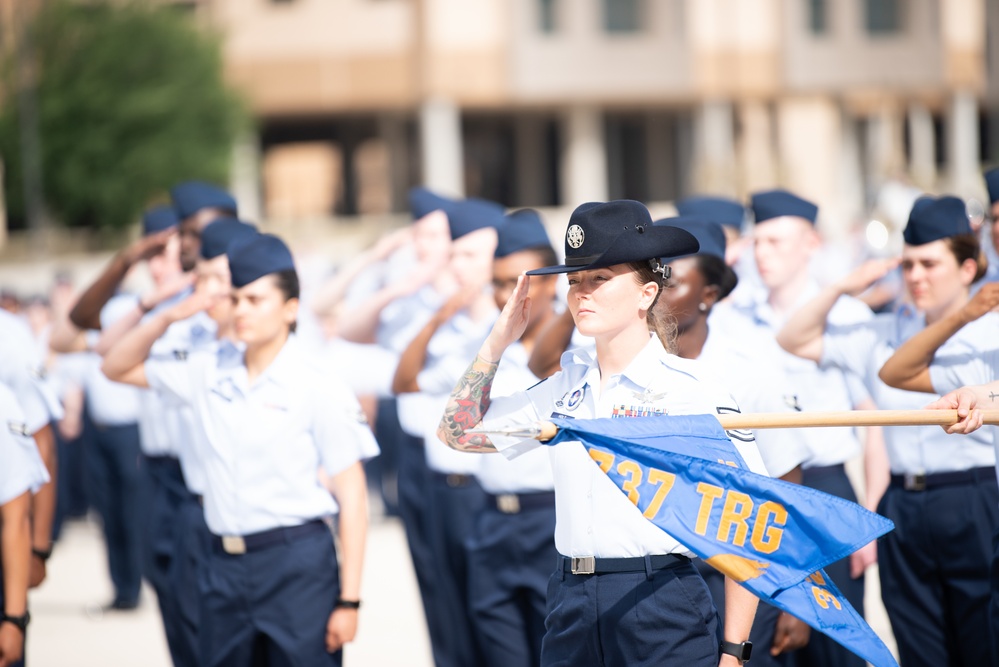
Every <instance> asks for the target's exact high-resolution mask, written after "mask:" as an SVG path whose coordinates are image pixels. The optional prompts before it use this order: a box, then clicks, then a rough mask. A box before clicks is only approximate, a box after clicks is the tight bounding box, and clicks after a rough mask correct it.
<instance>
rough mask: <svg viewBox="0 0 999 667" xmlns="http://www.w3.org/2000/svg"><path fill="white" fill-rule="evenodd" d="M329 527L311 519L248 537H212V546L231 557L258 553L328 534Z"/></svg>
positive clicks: (324, 523)
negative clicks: (310, 536) (304, 538)
mask: <svg viewBox="0 0 999 667" xmlns="http://www.w3.org/2000/svg"><path fill="white" fill-rule="evenodd" d="M329 529H330V528H329V526H328V525H327V523H326V522H325V521H323V520H322V519H313V520H312V521H309V522H308V523H303V524H301V525H298V526H287V527H282V528H272V529H270V530H264V531H261V532H259V533H251V534H250V535H222V536H219V535H214V534H213V535H212V546H213V547H214V548H215V549H216V551H221V552H222V553H227V554H230V555H233V556H238V555H241V554H248V553H252V552H254V551H260V550H261V549H266V548H267V547H272V546H274V545H275V544H282V543H288V542H293V541H295V540H299V539H302V538H303V537H307V536H309V535H313V534H316V533H321V532H323V531H327V532H329Z"/></svg>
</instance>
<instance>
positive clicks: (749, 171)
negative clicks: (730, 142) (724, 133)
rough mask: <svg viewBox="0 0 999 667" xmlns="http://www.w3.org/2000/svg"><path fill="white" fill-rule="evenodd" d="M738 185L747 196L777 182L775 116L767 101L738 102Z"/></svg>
mask: <svg viewBox="0 0 999 667" xmlns="http://www.w3.org/2000/svg"><path fill="white" fill-rule="evenodd" d="M739 121H740V123H739V124H740V126H741V128H742V131H741V132H740V134H739V140H738V146H737V150H738V154H739V171H740V172H741V173H740V174H739V176H740V178H739V187H738V190H737V192H738V194H740V195H748V194H751V193H753V192H758V191H760V190H766V189H769V188H773V187H775V186H776V185H777V164H776V156H775V155H774V153H775V151H774V148H775V143H776V142H775V141H774V132H773V117H772V113H771V110H770V107H769V105H768V104H766V103H765V102H762V101H755V100H754V101H749V102H744V103H742V104H740V105H739Z"/></svg>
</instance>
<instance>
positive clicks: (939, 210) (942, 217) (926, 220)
mask: <svg viewBox="0 0 999 667" xmlns="http://www.w3.org/2000/svg"><path fill="white" fill-rule="evenodd" d="M971 233H972V231H971V223H970V222H969V221H968V209H967V208H966V207H965V205H964V202H963V201H961V200H960V199H958V198H957V197H951V196H949V195H945V196H943V197H920V198H919V199H917V200H916V203H915V204H913V205H912V211H910V212H909V222H907V223H906V225H905V231H903V232H902V238H903V239H904V240H905V242H906V243H907V244H909V245H925V244H927V243H932V242H933V241H939V240H940V239H946V238H950V237H951V236H957V235H958V234H971Z"/></svg>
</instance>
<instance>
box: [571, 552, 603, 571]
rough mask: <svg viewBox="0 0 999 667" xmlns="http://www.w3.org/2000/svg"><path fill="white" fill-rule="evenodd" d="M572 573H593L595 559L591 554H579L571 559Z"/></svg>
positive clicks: (595, 563)
mask: <svg viewBox="0 0 999 667" xmlns="http://www.w3.org/2000/svg"><path fill="white" fill-rule="evenodd" d="M571 566H572V573H573V574H593V573H595V572H596V571H597V559H596V558H594V557H593V556H581V557H579V558H573V559H572V565H571Z"/></svg>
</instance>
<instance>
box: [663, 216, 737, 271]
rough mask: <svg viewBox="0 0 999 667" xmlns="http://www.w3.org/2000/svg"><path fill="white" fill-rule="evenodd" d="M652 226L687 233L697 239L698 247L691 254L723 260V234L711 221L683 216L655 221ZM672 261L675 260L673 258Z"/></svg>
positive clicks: (716, 224)
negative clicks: (711, 256) (670, 228)
mask: <svg viewBox="0 0 999 667" xmlns="http://www.w3.org/2000/svg"><path fill="white" fill-rule="evenodd" d="M652 224H654V225H655V226H656V227H662V226H669V227H676V228H677V229H682V230H683V231H685V232H689V233H690V235H691V236H693V237H694V238H695V239H697V243H698V245H700V248H699V249H698V251H697V252H696V253H693V254H695V255H714V256H715V257H718V258H720V259H721V260H722V261H724V260H725V232H724V230H722V226H721V224H719V223H717V222H715V221H713V220H706V219H704V218H699V217H696V216H687V215H685V216H681V217H679V218H664V219H662V220H656V221H655V222H654V223H652ZM673 259H677V258H676V257H674V258H673Z"/></svg>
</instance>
